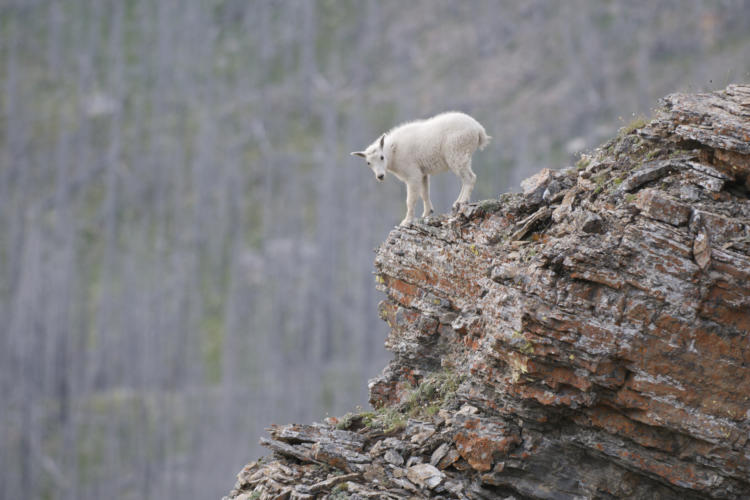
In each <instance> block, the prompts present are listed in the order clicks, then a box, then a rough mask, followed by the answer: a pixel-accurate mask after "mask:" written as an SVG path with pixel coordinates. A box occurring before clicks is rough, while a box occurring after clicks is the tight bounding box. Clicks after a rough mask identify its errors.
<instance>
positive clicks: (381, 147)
mask: <svg viewBox="0 0 750 500" xmlns="http://www.w3.org/2000/svg"><path fill="white" fill-rule="evenodd" d="M384 147H385V134H383V135H382V136H380V149H383V148H384Z"/></svg>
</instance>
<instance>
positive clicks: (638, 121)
mask: <svg viewBox="0 0 750 500" xmlns="http://www.w3.org/2000/svg"><path fill="white" fill-rule="evenodd" d="M646 125H648V118H646V117H645V116H644V115H636V116H635V117H634V118H633V119H632V120H631V121H630V123H628V124H627V125H625V126H624V127H622V128H621V129H620V134H619V135H620V136H625V135H629V134H632V133H633V132H635V131H636V130H638V129H639V128H643V127H645V126H646Z"/></svg>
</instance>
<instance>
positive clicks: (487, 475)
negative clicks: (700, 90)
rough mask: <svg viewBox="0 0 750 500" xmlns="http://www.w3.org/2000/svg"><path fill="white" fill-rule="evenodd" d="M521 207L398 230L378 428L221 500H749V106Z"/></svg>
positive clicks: (506, 198)
mask: <svg viewBox="0 0 750 500" xmlns="http://www.w3.org/2000/svg"><path fill="white" fill-rule="evenodd" d="M522 187H523V191H524V192H523V193H522V194H506V195H503V196H501V197H500V198H499V199H497V200H489V201H483V202H479V203H474V204H470V205H468V206H465V207H463V209H462V210H461V211H460V212H458V213H454V214H451V215H446V216H441V217H434V218H428V219H426V220H422V221H420V222H419V223H418V224H415V225H412V226H409V227H399V228H397V229H394V230H393V231H392V232H391V234H390V235H389V236H388V238H387V240H386V241H385V242H383V243H382V245H381V246H380V248H379V249H378V251H377V257H376V259H375V271H376V282H377V283H376V286H377V287H378V289H380V290H382V291H383V292H384V293H385V296H386V298H385V299H384V300H383V301H382V302H381V304H380V314H381V316H382V318H383V319H384V320H385V321H387V322H388V324H389V326H390V327H391V331H390V334H389V335H388V338H387V339H386V346H387V348H388V349H390V350H391V351H392V352H393V354H394V359H393V361H391V363H390V364H389V365H388V366H387V367H386V368H385V369H384V371H383V373H382V374H381V375H380V376H378V377H377V378H375V379H373V380H372V381H371V382H370V402H371V404H372V406H373V410H372V411H359V412H354V413H351V414H348V415H346V416H343V417H341V418H338V419H334V418H331V419H327V421H326V422H324V423H317V424H311V425H286V426H273V427H271V429H270V436H269V437H267V438H263V439H262V443H263V444H264V445H265V446H267V447H268V448H269V450H271V452H272V453H271V454H270V455H269V456H268V457H266V458H263V459H260V460H257V461H255V462H252V463H250V464H248V465H247V466H246V467H245V468H244V469H243V470H242V471H241V472H240V474H239V477H238V481H237V484H236V485H235V488H234V490H233V491H232V492H231V494H230V495H229V497H228V498H231V499H235V500H248V499H254V498H263V499H266V498H269V499H270V498H274V499H286V498H289V499H313V498H342V499H343V498H351V499H359V498H384V499H388V498H392V499H400V498H445V499H449V498H450V499H454V498H459V499H466V498H469V499H491V498H517V499H523V498H554V499H568V498H570V499H573V498H597V499H598V498H644V499H658V498H665V499H666V498H679V499H693V498H732V499H741V498H745V499H746V498H750V442H749V441H748V438H749V437H750V435H749V433H750V86H743V85H731V86H729V87H727V88H726V89H725V90H724V91H721V92H714V93H708V94H674V95H670V96H667V97H665V98H664V99H663V100H662V102H661V108H660V109H659V111H658V112H657V115H656V117H655V118H654V119H653V120H652V121H650V122H646V121H643V122H639V123H634V124H632V126H630V127H626V128H624V129H623V130H621V132H620V134H619V135H618V137H616V138H614V139H613V140H611V141H610V142H608V143H607V144H605V145H603V146H601V147H600V148H598V149H597V150H595V151H593V152H591V153H590V154H588V155H584V156H583V157H582V158H581V161H580V162H579V163H578V164H577V165H576V166H575V167H571V168H568V169H565V170H560V171H553V170H548V169H545V170H543V171H541V172H540V173H538V174H537V175H535V176H534V177H532V178H530V179H527V180H526V181H524V183H523V184H522Z"/></svg>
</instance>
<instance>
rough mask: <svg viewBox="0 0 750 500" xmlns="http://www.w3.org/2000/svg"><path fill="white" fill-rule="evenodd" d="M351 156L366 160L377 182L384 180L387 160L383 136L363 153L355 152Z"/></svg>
mask: <svg viewBox="0 0 750 500" xmlns="http://www.w3.org/2000/svg"><path fill="white" fill-rule="evenodd" d="M351 154H352V156H361V157H362V158H364V159H365V160H367V166H368V167H370V170H372V173H373V174H375V178H376V179H377V180H378V182H379V181H382V180H383V179H385V172H386V169H387V165H388V158H387V156H388V155H387V154H386V149H385V134H383V135H382V136H380V139H379V140H377V141H375V142H373V143H372V144H371V145H370V146H368V148H367V149H365V150H364V151H355V152H353V153H351Z"/></svg>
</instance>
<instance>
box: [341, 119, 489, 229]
mask: <svg viewBox="0 0 750 500" xmlns="http://www.w3.org/2000/svg"><path fill="white" fill-rule="evenodd" d="M490 139H492V137H490V136H488V135H487V132H485V130H484V127H482V125H481V124H480V123H479V122H478V121H476V120H475V119H474V118H472V117H471V116H469V115H466V114H464V113H458V112H455V111H454V112H448V113H442V114H439V115H437V116H434V117H432V118H429V119H427V120H417V121H413V122H408V123H404V124H402V125H399V126H397V127H395V128H393V129H391V130H390V131H388V132H386V133H385V134H383V135H382V136H380V137H379V138H378V139H377V140H376V141H375V142H373V143H372V144H370V145H369V146H368V147H367V149H365V150H364V151H357V152H354V153H352V155H356V156H361V157H363V158H365V159H366V160H367V164H368V165H369V166H370V168H371V169H372V171H373V173H374V174H375V178H376V179H378V180H379V181H382V180H383V178H384V177H385V174H386V171H387V172H391V173H393V175H395V176H396V177H397V178H398V179H399V180H400V181H402V182H403V183H405V184H406V217H405V218H404V220H402V221H401V225H402V226H403V225H406V224H411V223H413V222H414V220H415V217H414V208H415V206H416V204H417V197H421V198H422V203H423V205H424V211H423V213H422V217H426V216H428V215H429V214H431V213H432V211H433V210H432V202H431V201H430V175H433V174H439V173H441V172H447V171H449V170H450V171H451V172H453V173H454V174H456V175H457V176H458V178H459V179H460V180H461V191H460V192H459V194H458V198H457V199H456V202H455V203H454V204H453V208H454V209H456V208H458V207H459V206H460V205H461V204H464V203H468V202H469V200H470V199H471V191H472V190H473V189H474V184H475V183H476V179H477V176H476V174H474V172H473V171H472V170H471V157H472V155H473V154H474V151H476V150H477V148H479V149H480V150H481V149H484V148H485V146H487V144H488V143H489V141H490Z"/></svg>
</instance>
